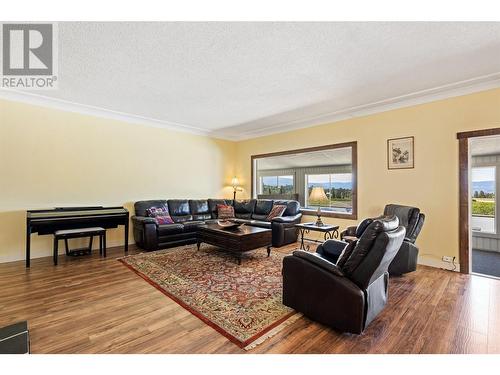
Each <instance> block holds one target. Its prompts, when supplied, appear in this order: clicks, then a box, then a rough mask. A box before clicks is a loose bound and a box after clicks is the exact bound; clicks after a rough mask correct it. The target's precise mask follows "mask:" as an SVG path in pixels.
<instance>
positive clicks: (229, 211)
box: [217, 204, 234, 219]
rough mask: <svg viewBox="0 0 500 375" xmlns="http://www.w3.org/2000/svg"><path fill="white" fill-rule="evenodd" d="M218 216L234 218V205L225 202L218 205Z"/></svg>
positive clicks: (220, 217)
mask: <svg viewBox="0 0 500 375" xmlns="http://www.w3.org/2000/svg"><path fill="white" fill-rule="evenodd" d="M217 217H218V218H219V219H232V218H234V207H233V206H227V205H225V204H218V205H217Z"/></svg>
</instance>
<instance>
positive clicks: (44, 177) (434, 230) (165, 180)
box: [0, 89, 500, 263]
mask: <svg viewBox="0 0 500 375" xmlns="http://www.w3.org/2000/svg"><path fill="white" fill-rule="evenodd" d="M492 127H500V89H497V90H490V91H485V92H482V93H477V94H472V95H467V96H462V97H457V98H452V99H447V100H442V101H437V102H433V103H429V104H423V105H418V106H413V107H409V108H403V109H399V110H393V111H388V112H384V113H379V114H375V115H370V116H366V117H361V118H355V119H351V120H345V121H339V122H336V123H332V124H327V125H321V126H316V127H313V128H308V129H303V130H297V131H290V132H287V133H281V134H276V135H272V136H267V137H260V138H256V139H252V140H248V141H242V142H237V143H234V142H228V141H221V140H215V139H212V138H208V137H203V136H195V135H189V134H185V133H179V132H174V131H169V130H165V129H159V128H152V127H147V126H138V125H134V124H128V123H124V122H119V121H114V120H107V119H101V118H96V117H91V116H86V115H80V114H75V113H70V112H63V111H57V110H52V109H47V108H41V107H37V106H32V105H27V104H21V103H15V102H10V101H2V100H0V262H5V261H10V260H16V259H24V246H25V239H24V231H25V211H26V210H27V209H34V208H45V207H53V206H57V205H67V204H75V205H87V204H102V205H126V206H127V207H128V208H129V209H131V211H132V202H134V201H136V200H141V199H148V198H181V197H183V198H186V197H187V198H206V197H218V196H226V197H230V196H231V195H232V191H231V189H230V188H229V187H228V185H229V184H230V181H231V177H232V176H233V174H236V175H237V176H238V177H239V178H240V181H241V182H242V183H243V184H244V188H245V189H244V191H243V192H242V193H238V196H239V197H248V196H249V195H250V156H251V155H253V154H261V153H267V152H274V151H282V150H289V149H295V148H304V147H312V146H320V145H325V144H333V143H340V142H348V141H357V142H358V189H359V190H358V196H359V198H358V207H359V209H358V217H359V220H361V219H362V218H364V217H369V216H375V215H378V214H380V213H381V212H382V210H383V207H384V205H385V204H387V203H390V202H393V203H401V204H408V205H415V206H418V207H420V208H421V209H422V211H423V212H424V213H425V214H426V216H427V219H426V220H427V221H426V223H425V225H424V229H423V231H422V234H421V236H420V237H419V240H418V243H419V244H420V249H421V251H420V253H421V255H422V257H421V262H423V263H429V262H430V263H432V262H434V263H436V262H438V261H439V260H440V258H441V256H442V255H455V256H458V183H457V181H458V142H457V140H456V133H457V132H459V131H465V130H473V129H484V128H492ZM410 135H413V136H414V137H415V169H410V170H391V171H389V170H387V160H386V158H387V154H386V144H387V139H388V138H396V137H403V136H410ZM305 220H313V218H312V217H306V218H305ZM325 221H327V222H332V223H338V224H339V225H340V226H341V227H342V228H344V227H346V226H347V225H353V224H356V221H350V220H341V219H329V218H325ZM122 233H123V232H122V229H118V230H112V231H111V232H110V246H113V245H119V244H121V243H122V241H121V239H122V238H121V236H122ZM32 246H33V257H39V256H45V255H49V254H50V252H51V246H52V244H51V238H50V236H42V237H38V236H37V235H33V238H32Z"/></svg>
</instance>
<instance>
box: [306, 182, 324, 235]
mask: <svg viewBox="0 0 500 375" xmlns="http://www.w3.org/2000/svg"><path fill="white" fill-rule="evenodd" d="M324 201H328V197H327V196H326V194H325V189H323V187H322V186H315V187H313V188H312V191H311V194H310V195H309V203H311V202H318V212H317V213H316V215H318V220H316V225H317V226H318V227H322V226H323V225H324V224H323V222H322V221H321V202H324Z"/></svg>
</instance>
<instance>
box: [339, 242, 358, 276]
mask: <svg viewBox="0 0 500 375" xmlns="http://www.w3.org/2000/svg"><path fill="white" fill-rule="evenodd" d="M357 243H358V241H357V240H354V241H351V242H349V244H348V245H347V246H346V247H344V250H342V252H341V253H340V255H339V259H337V266H338V267H339V268H340V269H342V268H343V267H344V265H345V262H347V259H349V257H350V256H351V254H352V251H353V250H354V248H355V247H356V244H357Z"/></svg>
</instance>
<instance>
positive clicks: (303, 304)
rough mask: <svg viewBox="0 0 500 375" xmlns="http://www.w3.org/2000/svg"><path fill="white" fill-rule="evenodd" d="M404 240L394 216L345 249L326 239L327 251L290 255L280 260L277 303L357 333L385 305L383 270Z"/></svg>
mask: <svg viewBox="0 0 500 375" xmlns="http://www.w3.org/2000/svg"><path fill="white" fill-rule="evenodd" d="M404 236H405V228H404V227H403V226H399V220H398V218H397V217H396V216H392V217H384V218H379V219H376V220H374V221H373V222H371V223H370V224H369V225H367V226H366V227H365V229H364V231H363V232H362V233H360V237H359V239H358V240H355V241H353V242H351V243H349V244H348V243H346V242H342V241H338V240H327V241H326V242H325V244H327V243H328V244H329V245H328V246H326V248H327V250H325V246H324V245H323V246H322V245H320V246H319V247H318V250H317V252H316V253H310V252H307V251H303V250H297V251H294V252H293V255H289V256H286V257H285V258H284V259H283V303H284V304H285V305H286V306H289V307H291V308H293V309H295V310H297V311H299V312H302V313H303V314H304V315H305V316H307V317H309V318H311V319H313V320H315V321H317V322H319V323H322V324H325V325H328V326H330V327H332V328H335V329H337V330H339V331H342V332H351V333H356V334H360V333H362V332H363V330H364V329H365V328H366V327H367V326H368V324H369V323H370V322H371V321H372V320H373V319H375V317H376V316H377V315H378V314H379V313H380V312H381V311H382V310H383V308H384V307H385V305H386V303H387V298H388V285H389V273H388V272H387V269H388V267H389V264H390V263H391V262H392V260H393V259H394V257H395V256H396V253H397V251H398V250H399V248H400V246H401V243H402V242H403V239H404ZM342 253H343V254H342ZM341 254H342V255H341Z"/></svg>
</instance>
